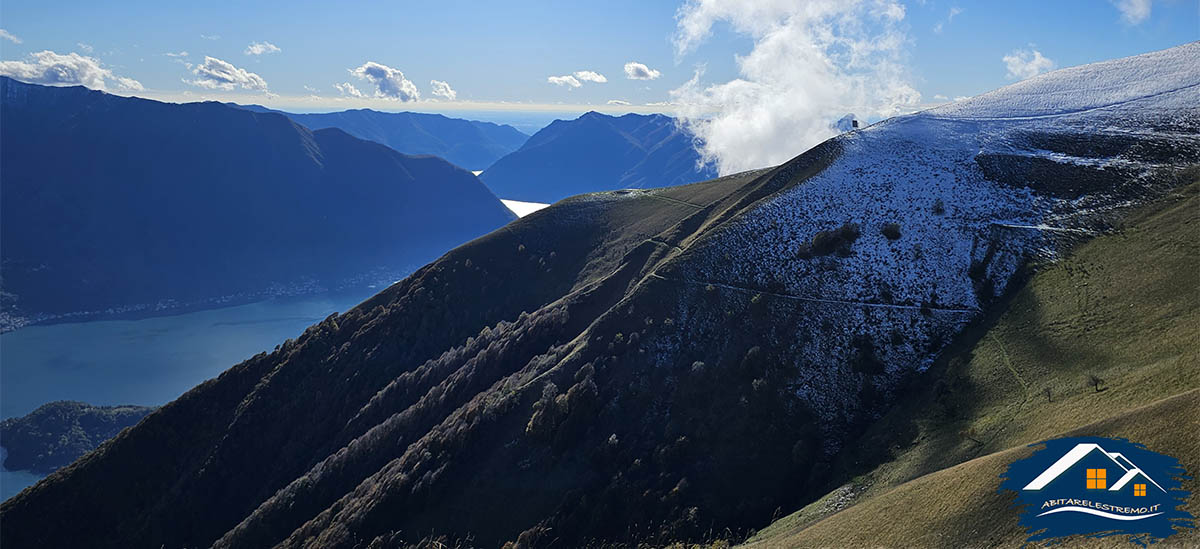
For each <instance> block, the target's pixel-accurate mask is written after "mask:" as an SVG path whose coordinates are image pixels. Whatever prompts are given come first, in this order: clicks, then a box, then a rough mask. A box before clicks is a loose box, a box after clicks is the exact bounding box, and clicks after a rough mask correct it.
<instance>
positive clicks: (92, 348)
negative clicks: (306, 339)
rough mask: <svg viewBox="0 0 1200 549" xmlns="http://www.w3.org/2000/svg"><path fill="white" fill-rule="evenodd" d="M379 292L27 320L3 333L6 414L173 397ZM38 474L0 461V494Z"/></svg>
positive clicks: (2, 408) (0, 379) (1, 383)
mask: <svg viewBox="0 0 1200 549" xmlns="http://www.w3.org/2000/svg"><path fill="white" fill-rule="evenodd" d="M376 291H378V289H365V290H361V291H357V292H345V293H337V294H325V295H316V296H307V297H289V298H279V299H272V300H269V301H262V302H259V303H251V304H248V305H240V306H237V307H227V308H223V309H210V310H204V311H196V312H189V313H185V314H180V315H174V316H160V317H153V318H144V319H140V320H99V321H92V322H77V323H64V324H51V325H47V326H28V327H25V328H21V329H19V330H16V331H13V332H9V333H6V334H0V417H2V418H4V419H7V418H10V417H17V416H23V415H25V414H28V413H29V412H32V411H33V410H34V409H36V408H37V407H38V406H41V405H42V404H45V403H47V402H52V401H55V400H78V401H82V402H86V403H89V404H97V405H113V404H138V405H144V406H157V405H161V404H166V403H167V402H170V401H172V400H174V399H175V398H176V397H178V396H179V395H181V394H183V393H184V392H186V391H187V390H188V389H191V388H192V387H195V386H196V385H198V384H199V383H200V382H202V381H204V380H207V379H210V378H213V377H216V376H217V375H218V374H220V373H221V372H223V371H225V370H227V369H228V368H229V367H230V366H233V365H234V364H237V363H238V362H241V361H243V360H245V359H247V358H250V357H252V356H254V355H255V354H258V353H259V352H262V351H269V350H271V349H274V348H275V346H276V345H278V344H280V343H283V342H284V341H285V340H287V339H288V338H295V337H297V336H299V335H300V334H301V333H303V332H304V329H305V328H307V327H308V326H310V325H312V324H314V323H316V322H318V321H320V320H322V319H324V318H325V317H327V316H329V315H330V314H331V313H334V312H344V311H346V310H348V309H350V308H351V307H353V306H355V305H357V304H358V303H360V302H362V301H363V300H364V299H366V298H368V297H370V296H371V295H373V294H374V293H375V292H376ZM0 442H2V441H0ZM0 463H2V461H0ZM40 478H41V477H40V476H39V475H35V474H33V473H29V472H27V471H7V470H3V468H0V492H2V493H3V494H2V496H3V499H8V498H9V497H11V496H12V495H14V494H16V493H17V492H19V491H21V490H22V489H24V488H25V487H26V486H29V485H31V484H33V483H34V482H37V480H38V479H40Z"/></svg>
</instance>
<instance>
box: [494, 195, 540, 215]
mask: <svg viewBox="0 0 1200 549" xmlns="http://www.w3.org/2000/svg"><path fill="white" fill-rule="evenodd" d="M500 201H501V202H503V203H504V206H505V207H507V208H508V209H510V210H512V213H515V214H517V217H525V216H527V215H529V214H531V213H533V212H536V211H538V210H540V209H542V208H545V207H546V206H549V204H542V203H541V202H522V201H520V200H505V199H503V198H501V199H500Z"/></svg>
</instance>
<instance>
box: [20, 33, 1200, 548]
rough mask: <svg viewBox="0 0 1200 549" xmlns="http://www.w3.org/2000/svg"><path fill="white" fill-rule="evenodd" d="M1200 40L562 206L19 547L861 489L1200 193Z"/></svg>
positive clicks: (187, 401) (507, 537)
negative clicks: (909, 413) (1006, 350)
mask: <svg viewBox="0 0 1200 549" xmlns="http://www.w3.org/2000/svg"><path fill="white" fill-rule="evenodd" d="M1197 50H1200V43H1198V44H1192V45H1188V46H1183V47H1179V48H1174V49H1172V50H1165V51H1163V52H1156V53H1152V54H1147V55H1144V56H1138V57H1134V58H1129V59H1122V60H1117V61H1112V62H1107V63H1102V64H1097V65H1089V66H1083V67H1076V68H1072V69H1064V70H1061V71H1057V72H1053V73H1049V74H1047V75H1043V76H1041V77H1038V78H1034V79H1030V80H1027V81H1024V82H1021V83H1018V84H1015V85H1013V86H1009V87H1007V88H1002V89H1000V90H997V91H996V92H992V93H991V94H985V95H983V96H979V97H977V98H974V99H971V100H968V101H962V102H959V103H956V104H954V105H952V106H949V107H944V108H941V109H935V110H931V111H926V112H922V113H917V114H913V115H908V116H902V117H897V118H894V119H890V120H888V121H885V122H883V123H880V124H876V125H873V126H871V127H870V128H866V129H863V130H860V131H856V132H850V133H847V134H843V135H841V136H839V137H837V138H834V139H832V140H829V141H827V142H825V143H822V144H821V145H818V146H817V147H814V148H812V149H810V150H808V151H807V152H804V153H803V154H801V155H800V156H798V157H796V158H794V159H792V160H791V161H789V162H786V163H784V164H782V165H780V166H778V167H776V168H773V169H770V170H764V171H759V172H749V173H744V174H739V175H735V176H729V177H725V178H721V179H716V180H712V181H707V182H703V183H696V184H691V185H686V186H679V187H668V188H657V189H648V190H629V191H615V192H605V193H597V194H589V195H583V196H577V197H573V198H570V199H567V200H563V201H561V202H559V203H557V204H556V205H554V206H552V207H550V208H547V209H544V210H541V211H539V212H536V213H534V214H531V215H529V216H527V217H525V218H522V219H520V220H519V221H517V222H514V223H511V224H509V225H506V226H505V227H504V228H503V229H501V230H498V231H495V232H493V233H491V234H489V235H487V236H485V237H483V238H479V239H476V240H474V241H472V242H470V243H468V244H466V245H464V246H460V247H458V248H456V249H454V250H452V251H450V252H449V253H447V254H446V255H444V256H442V257H441V258H440V259H438V260H437V261H435V262H433V263H431V264H429V265H428V266H426V267H424V268H422V269H420V270H419V271H417V272H416V273H414V274H413V275H412V276H410V277H408V278H407V279H405V280H404V281H402V282H400V283H398V284H395V285H393V286H391V287H389V288H388V289H386V290H385V291H383V292H381V293H379V294H378V295H376V296H375V297H373V298H371V299H369V300H367V301H365V302H364V303H362V304H361V305H359V306H358V307H356V308H354V309H352V310H351V311H349V312H347V313H345V314H341V315H332V316H330V317H329V318H327V319H325V320H324V321H323V322H321V323H319V324H316V325H314V326H312V327H310V328H309V329H308V330H306V332H305V333H304V334H303V335H301V336H300V337H299V338H297V339H296V340H294V341H289V342H287V343H286V344H284V345H282V346H280V348H278V349H277V350H275V351H274V352H272V353H264V354H260V355H258V356H255V357H253V358H251V359H250V360H248V361H246V362H243V363H241V364H238V365H236V366H234V367H232V368H231V369H230V370H228V371H226V372H225V373H224V374H222V375H221V376H220V377H219V378H217V379H214V380H211V381H209V382H206V383H204V384H202V385H200V386H198V387H196V388H195V389H193V390H192V391H190V392H188V393H186V394H185V395H183V396H182V397H180V398H179V399H178V400H176V401H174V402H172V403H170V404H168V405H167V406H164V407H163V408H161V409H160V410H158V411H157V412H155V413H153V414H151V415H150V416H148V417H147V418H146V419H145V420H143V421H142V422H141V423H140V424H139V425H138V426H137V427H135V428H133V429H129V430H127V431H125V432H123V433H122V434H121V435H119V436H117V437H116V438H115V439H113V440H112V441H111V442H110V443H108V444H105V445H104V446H102V447H101V448H100V449H98V450H97V451H95V452H93V453H91V454H88V455H86V456H84V457H83V458H81V459H80V460H79V461H77V462H75V463H74V464H72V465H70V466H68V467H66V468H64V469H62V470H60V471H58V472H57V473H55V474H54V475H51V476H50V477H48V478H47V479H45V480H43V481H42V482H40V483H39V484H37V485H36V486H34V487H32V488H30V489H28V490H26V491H24V492H22V493H21V494H19V495H17V496H15V497H14V498H12V499H10V500H8V501H7V502H5V503H4V504H3V505H0V520H3V521H4V524H5V528H4V529H3V530H2V531H0V541H2V542H3V543H4V545H5V546H6V547H9V546H11V547H37V546H72V545H78V544H81V543H87V544H91V545H96V546H108V547H126V546H147V547H158V546H167V547H194V546H210V545H212V546H216V547H271V546H281V547H347V548H349V547H399V546H405V545H409V544H415V543H418V542H420V541H421V540H423V539H431V538H437V539H445V540H447V541H451V542H453V541H455V540H471V543H473V544H476V545H480V546H486V547H495V546H500V545H501V544H504V543H505V542H510V541H511V542H518V543H519V546H521V547H577V546H585V545H587V544H589V543H596V544H601V543H613V544H636V543H639V542H646V543H652V544H664V543H667V542H670V541H677V540H683V541H701V540H711V539H713V538H717V537H724V538H727V539H728V538H736V539H741V538H742V537H744V536H746V535H748V534H750V533H752V532H753V531H755V530H757V529H759V528H762V527H764V526H766V525H768V524H769V523H770V522H771V521H772V520H773V519H775V518H778V517H780V516H783V515H784V514H786V513H787V512H788V511H790V510H794V509H799V508H802V507H803V506H805V505H806V504H808V503H810V502H812V501H814V500H816V499H817V498H820V497H821V496H822V495H824V494H825V493H826V492H827V491H828V488H829V486H830V485H835V486H836V485H840V484H842V483H843V482H845V481H848V480H849V479H845V478H843V477H845V476H847V475H849V474H853V472H854V469H853V468H852V467H847V466H846V464H845V463H844V462H843V460H844V459H850V458H852V457H854V456H856V455H857V451H856V446H855V444H856V443H857V442H859V441H860V440H863V439H862V438H861V437H863V435H864V433H868V432H869V430H870V429H871V428H872V427H873V426H875V425H877V424H878V421H879V420H880V418H882V417H885V415H886V414H887V413H888V412H889V410H892V409H894V406H893V405H894V404H895V403H896V402H898V401H899V402H903V398H904V397H905V396H906V395H908V394H910V391H912V388H913V387H919V386H920V385H921V383H922V381H924V380H927V379H929V378H928V377H927V375H928V372H929V369H930V368H931V367H932V366H934V365H935V361H936V357H938V356H939V354H940V353H942V351H943V350H945V349H947V348H948V347H949V346H951V345H952V344H953V343H954V342H955V341H957V338H959V337H961V336H962V335H963V334H964V333H966V332H967V331H968V330H969V329H970V328H971V327H972V326H974V323H975V322H977V321H979V320H980V319H983V318H986V315H987V314H988V313H989V311H991V310H992V308H993V307H995V306H996V305H997V304H1002V303H1005V297H1006V296H1009V295H1010V294H1011V292H1013V291H1016V290H1017V289H1018V288H1020V287H1021V284H1022V281H1023V280H1025V279H1026V276H1025V275H1026V274H1027V273H1028V270H1029V268H1030V267H1031V266H1036V265H1038V264H1045V263H1053V262H1054V261H1055V260H1059V259H1061V258H1063V257H1067V254H1068V253H1069V251H1070V250H1071V249H1073V247H1074V246H1077V245H1079V244H1080V243H1081V242H1087V241H1089V240H1090V239H1091V238H1093V237H1094V236H1097V235H1102V234H1105V233H1107V232H1110V231H1112V230H1113V229H1114V227H1118V226H1120V223H1121V222H1122V219H1123V218H1124V216H1125V215H1126V212H1128V211H1129V209H1128V208H1129V207H1130V206H1133V205H1140V204H1144V203H1149V202H1153V201H1156V200H1160V199H1162V197H1163V196H1169V195H1170V193H1171V192H1173V191H1174V190H1175V189H1177V188H1179V187H1181V186H1182V185H1183V184H1184V183H1187V182H1190V181H1191V180H1192V179H1194V176H1193V175H1192V173H1193V172H1190V171H1189V169H1190V167H1191V166H1192V165H1194V164H1196V163H1197V162H1200V158H1198V156H1197V151H1200V107H1197V105H1200V101H1197V99H1200V91H1198V90H1200V87H1198V86H1197V84H1200V69H1197V67H1196V65H1195V64H1194V63H1193V62H1192V60H1193V59H1194V57H1195V55H1196V54H1197ZM1135 80H1136V82H1137V85H1124V84H1127V83H1129V82H1132V81H1135ZM1026 97H1037V98H1040V100H1041V102H1040V103H1034V102H1031V101H1028V100H1026V99H1024V98H1026ZM1014 102H1018V103H1022V104H1025V105H1030V104H1036V109H1035V111H1036V112H1033V113H1030V112H1028V111H1025V112H1021V111H1020V110H1019V109H1017V108H1016V107H1014ZM1096 142H1103V143H1108V144H1109V145H1108V146H1106V147H1092V146H1089V144H1090V143H1096ZM1064 173H1065V174H1070V178H1069V179H1067V178H1063V177H1061V174H1064ZM1137 252H1138V250H1127V251H1126V253H1130V254H1134V253H1137ZM1172 358H1173V357H1171V356H1164V359H1166V360H1171V359H1172ZM934 371H937V370H934ZM442 536H445V538H441V537H442Z"/></svg>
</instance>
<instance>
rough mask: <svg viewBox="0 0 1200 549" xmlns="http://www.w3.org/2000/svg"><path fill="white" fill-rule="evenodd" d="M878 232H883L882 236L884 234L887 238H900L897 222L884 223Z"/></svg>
mask: <svg viewBox="0 0 1200 549" xmlns="http://www.w3.org/2000/svg"><path fill="white" fill-rule="evenodd" d="M879 232H881V233H883V236H886V237H887V239H888V240H900V224H899V223H885V224H884V225H883V228H882V229H880V230H879Z"/></svg>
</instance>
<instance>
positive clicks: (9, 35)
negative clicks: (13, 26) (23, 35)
mask: <svg viewBox="0 0 1200 549" xmlns="http://www.w3.org/2000/svg"><path fill="white" fill-rule="evenodd" d="M0 38H3V39H5V40H8V41H9V42H12V43H13V44H20V43H21V42H22V40H21V39H20V38H17V36H16V35H14V34H13V33H11V32H8V31H6V30H4V29H0Z"/></svg>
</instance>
